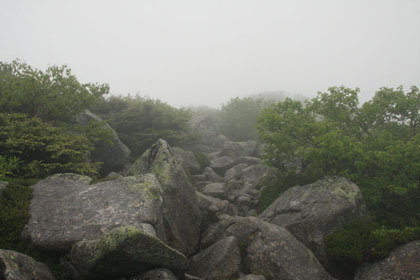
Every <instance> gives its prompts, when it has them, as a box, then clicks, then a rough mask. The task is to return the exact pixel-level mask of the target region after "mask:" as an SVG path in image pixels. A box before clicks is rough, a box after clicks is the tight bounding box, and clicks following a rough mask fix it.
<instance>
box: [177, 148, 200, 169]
mask: <svg viewBox="0 0 420 280" xmlns="http://www.w3.org/2000/svg"><path fill="white" fill-rule="evenodd" d="M172 150H173V151H174V156H175V159H176V160H177V161H178V162H179V163H181V165H182V167H183V168H184V170H188V172H190V174H199V173H200V172H201V169H202V168H201V166H200V163H199V162H198V161H197V159H196V158H195V155H194V153H193V152H191V151H186V150H183V149H182V148H179V147H173V148H172Z"/></svg>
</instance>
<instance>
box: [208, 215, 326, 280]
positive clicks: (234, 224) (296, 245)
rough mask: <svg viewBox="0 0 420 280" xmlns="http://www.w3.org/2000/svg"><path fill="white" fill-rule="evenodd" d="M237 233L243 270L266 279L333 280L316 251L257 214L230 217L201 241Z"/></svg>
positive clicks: (214, 227) (210, 242) (209, 231)
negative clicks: (254, 215)
mask: <svg viewBox="0 0 420 280" xmlns="http://www.w3.org/2000/svg"><path fill="white" fill-rule="evenodd" d="M228 236H234V237H235V238H236V239H237V240H238V243H239V246H240V249H241V256H242V265H243V267H244V268H243V272H244V273H250V274H256V275H263V276H264V277H265V278H266V279H268V280H270V279H290V280H294V279H303V280H305V279H308V280H312V279H332V277H331V276H330V275H329V274H328V273H327V272H326V271H325V270H324V268H323V267H322V265H321V264H320V263H319V261H318V260H317V258H316V257H315V256H314V254H313V253H312V252H311V251H310V250H309V249H308V248H307V247H305V245H303V244H302V243H301V242H299V241H298V240H297V239H296V238H295V237H294V236H293V235H292V234H291V233H290V232H289V231H288V230H286V229H285V228H284V227H281V226H277V225H274V224H270V223H267V222H265V221H263V220H261V219H258V218H255V217H246V218H243V217H230V216H227V215H223V216H222V217H221V221H220V222H219V223H218V224H216V225H213V226H211V227H210V228H209V229H208V230H207V231H206V232H205V233H204V234H203V239H202V244H203V245H204V246H205V245H208V244H212V243H213V242H214V241H215V240H220V239H222V238H225V237H228Z"/></svg>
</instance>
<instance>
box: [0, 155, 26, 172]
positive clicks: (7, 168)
mask: <svg viewBox="0 0 420 280" xmlns="http://www.w3.org/2000/svg"><path fill="white" fill-rule="evenodd" d="M20 164H21V161H20V159H19V158H18V157H16V156H14V157H11V158H6V156H2V155H0V177H5V176H13V174H14V173H15V172H16V171H17V170H18V168H19V165H20Z"/></svg>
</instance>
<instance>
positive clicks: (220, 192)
mask: <svg viewBox="0 0 420 280" xmlns="http://www.w3.org/2000/svg"><path fill="white" fill-rule="evenodd" d="M203 193H204V194H205V195H209V196H213V197H217V198H220V199H226V193H225V184H223V183H211V184H208V185H207V186H205V187H204V189H203Z"/></svg>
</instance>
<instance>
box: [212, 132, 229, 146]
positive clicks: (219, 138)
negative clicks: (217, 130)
mask: <svg viewBox="0 0 420 280" xmlns="http://www.w3.org/2000/svg"><path fill="white" fill-rule="evenodd" d="M227 142H229V138H227V137H226V136H224V135H222V134H220V135H218V136H217V137H216V139H215V141H214V145H215V146H216V147H218V148H223V147H224V146H225V144H226V143H227Z"/></svg>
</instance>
